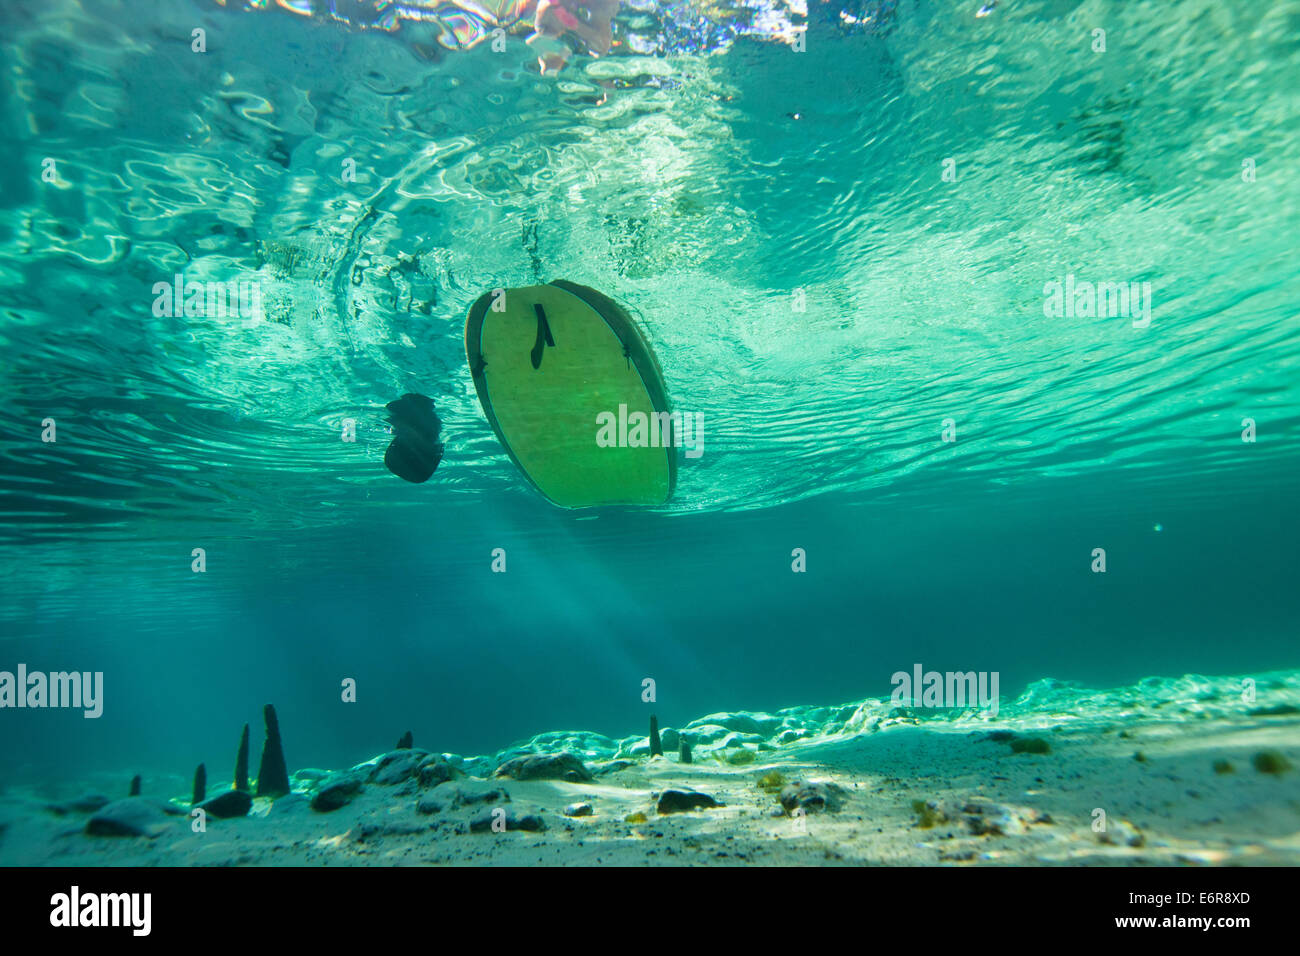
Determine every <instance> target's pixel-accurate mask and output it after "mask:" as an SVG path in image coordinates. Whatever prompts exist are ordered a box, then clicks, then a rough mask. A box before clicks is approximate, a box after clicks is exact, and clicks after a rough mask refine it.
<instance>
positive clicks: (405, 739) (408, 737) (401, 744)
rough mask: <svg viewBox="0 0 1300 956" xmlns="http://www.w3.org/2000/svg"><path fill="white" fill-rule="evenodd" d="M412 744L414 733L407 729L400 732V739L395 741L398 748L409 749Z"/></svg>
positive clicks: (413, 743)
mask: <svg viewBox="0 0 1300 956" xmlns="http://www.w3.org/2000/svg"><path fill="white" fill-rule="evenodd" d="M414 746H415V734H413V733H411V732H410V731H409V730H408V731H407V732H406V733H404V734H402V739H401V740H399V741H398V742H397V749H398V750H410V749H411V748H412V747H414Z"/></svg>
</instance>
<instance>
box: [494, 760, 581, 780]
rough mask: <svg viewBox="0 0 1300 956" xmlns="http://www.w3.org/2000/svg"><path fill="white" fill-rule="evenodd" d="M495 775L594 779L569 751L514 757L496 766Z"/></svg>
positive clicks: (531, 778) (535, 778)
mask: <svg viewBox="0 0 1300 956" xmlns="http://www.w3.org/2000/svg"><path fill="white" fill-rule="evenodd" d="M496 775H497V776H498V777H513V778H514V779H515V780H568V781H570V782H572V783H585V782H587V781H589V780H592V779H594V778H593V777H592V775H591V771H589V770H588V769H587V768H586V766H585V765H584V764H583V762H582V761H581V760H579V759H578V758H577V757H575V756H574V755H573V754H570V753H559V754H529V755H527V756H524V757H515V758H514V759H513V760H507V761H506V762H505V763H503V764H502V765H501V766H499V767H497V772H496Z"/></svg>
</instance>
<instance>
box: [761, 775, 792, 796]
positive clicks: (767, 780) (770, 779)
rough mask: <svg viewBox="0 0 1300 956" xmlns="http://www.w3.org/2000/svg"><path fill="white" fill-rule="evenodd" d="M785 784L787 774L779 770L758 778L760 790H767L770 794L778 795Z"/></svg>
mask: <svg viewBox="0 0 1300 956" xmlns="http://www.w3.org/2000/svg"><path fill="white" fill-rule="evenodd" d="M785 783H786V780H785V774H783V773H782V772H781V771H779V770H769V771H768V772H767V773H765V774H763V776H761V777H759V778H758V786H759V789H760V790H766V791H767V792H768V793H776V792H777V791H779V790H780V789H781V788H782V787H784V786H785Z"/></svg>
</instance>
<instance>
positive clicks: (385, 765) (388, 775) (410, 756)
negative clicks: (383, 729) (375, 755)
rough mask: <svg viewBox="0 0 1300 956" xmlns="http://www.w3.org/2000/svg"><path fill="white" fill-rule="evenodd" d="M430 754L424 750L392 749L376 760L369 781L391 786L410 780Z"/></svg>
mask: <svg viewBox="0 0 1300 956" xmlns="http://www.w3.org/2000/svg"><path fill="white" fill-rule="evenodd" d="M428 756H429V754H428V753H427V752H426V751H423V750H409V749H404V750H391V751H389V752H388V753H386V754H384V755H383V756H381V757H380V758H379V759H378V760H376V761H375V763H374V766H373V767H372V768H371V770H370V776H369V781H368V782H370V783H377V784H381V785H382V786H386V787H391V786H395V785H396V784H399V783H403V782H405V781H407V780H410V779H411V778H412V777H414V776H415V775H416V774H417V772H418V770H419V767H420V764H421V763H422V762H423V761H424V760H425V758H427V757H428Z"/></svg>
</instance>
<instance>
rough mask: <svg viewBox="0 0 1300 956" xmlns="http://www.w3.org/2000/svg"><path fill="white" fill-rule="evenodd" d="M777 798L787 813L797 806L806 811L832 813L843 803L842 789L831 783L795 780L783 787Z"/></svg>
mask: <svg viewBox="0 0 1300 956" xmlns="http://www.w3.org/2000/svg"><path fill="white" fill-rule="evenodd" d="M777 799H779V800H780V801H781V806H783V807H785V810H786V812H787V813H793V812H794V811H795V809H797V808H802V809H803V810H804V811H806V812H808V813H821V812H827V813H834V812H835V811H837V810H839V809H840V807H841V806H843V804H844V791H843V790H842V789H841V788H840V787H837V786H836V785H835V784H833V783H804V782H802V781H799V780H796V781H795V782H794V783H792V784H789V785H788V786H786V787H783V788H782V790H781V794H780V796H779V797H778V798H777Z"/></svg>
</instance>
